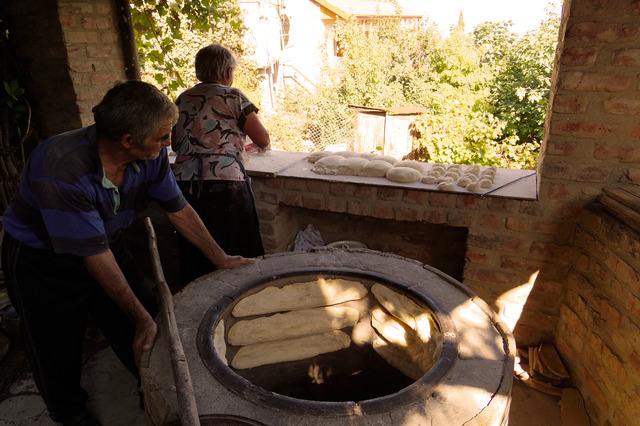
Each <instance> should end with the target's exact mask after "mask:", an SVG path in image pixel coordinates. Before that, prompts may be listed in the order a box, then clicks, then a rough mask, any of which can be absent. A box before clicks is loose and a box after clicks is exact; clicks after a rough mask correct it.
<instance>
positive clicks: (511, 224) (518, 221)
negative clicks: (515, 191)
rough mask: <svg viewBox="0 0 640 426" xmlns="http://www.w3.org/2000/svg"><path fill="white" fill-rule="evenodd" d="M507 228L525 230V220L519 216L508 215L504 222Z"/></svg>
mask: <svg viewBox="0 0 640 426" xmlns="http://www.w3.org/2000/svg"><path fill="white" fill-rule="evenodd" d="M505 226H506V228H507V229H510V230H512V231H520V232H522V231H525V230H526V229H527V222H526V221H525V220H524V219H522V218H521V217H514V216H510V217H508V218H507V221H506V223H505Z"/></svg>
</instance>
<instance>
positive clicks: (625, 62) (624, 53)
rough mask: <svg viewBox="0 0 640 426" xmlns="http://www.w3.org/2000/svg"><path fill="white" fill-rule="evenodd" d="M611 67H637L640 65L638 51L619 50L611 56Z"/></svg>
mask: <svg viewBox="0 0 640 426" xmlns="http://www.w3.org/2000/svg"><path fill="white" fill-rule="evenodd" d="M612 63H613V65H622V66H625V67H637V66H638V65H640V49H621V50H618V51H616V52H615V53H614V54H613V61H612Z"/></svg>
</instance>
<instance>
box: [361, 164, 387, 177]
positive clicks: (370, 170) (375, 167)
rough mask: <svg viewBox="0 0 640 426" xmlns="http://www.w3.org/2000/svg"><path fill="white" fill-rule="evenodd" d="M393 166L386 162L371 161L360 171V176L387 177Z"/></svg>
mask: <svg viewBox="0 0 640 426" xmlns="http://www.w3.org/2000/svg"><path fill="white" fill-rule="evenodd" d="M391 169H393V166H392V165H391V164H389V163H388V162H386V161H382V160H371V161H369V162H368V163H367V164H366V165H365V166H364V167H363V168H362V170H360V176H366V177H385V176H386V174H387V172H388V171H389V170H391Z"/></svg>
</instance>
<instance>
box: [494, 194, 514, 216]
mask: <svg viewBox="0 0 640 426" xmlns="http://www.w3.org/2000/svg"><path fill="white" fill-rule="evenodd" d="M518 202H519V201H514V200H509V199H506V198H494V197H489V198H487V208H488V209H489V210H491V211H497V212H501V213H511V212H512V211H513V210H514V209H515V208H516V206H517V205H518V204H517V203H518Z"/></svg>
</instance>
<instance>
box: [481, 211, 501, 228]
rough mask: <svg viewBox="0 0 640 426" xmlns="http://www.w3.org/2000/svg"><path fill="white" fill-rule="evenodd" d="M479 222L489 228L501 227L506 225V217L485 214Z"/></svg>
mask: <svg viewBox="0 0 640 426" xmlns="http://www.w3.org/2000/svg"><path fill="white" fill-rule="evenodd" d="M479 224H480V226H487V227H489V228H501V227H503V226H504V219H503V218H501V217H499V216H496V215H493V214H485V215H482V216H481V217H480V222H479Z"/></svg>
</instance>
